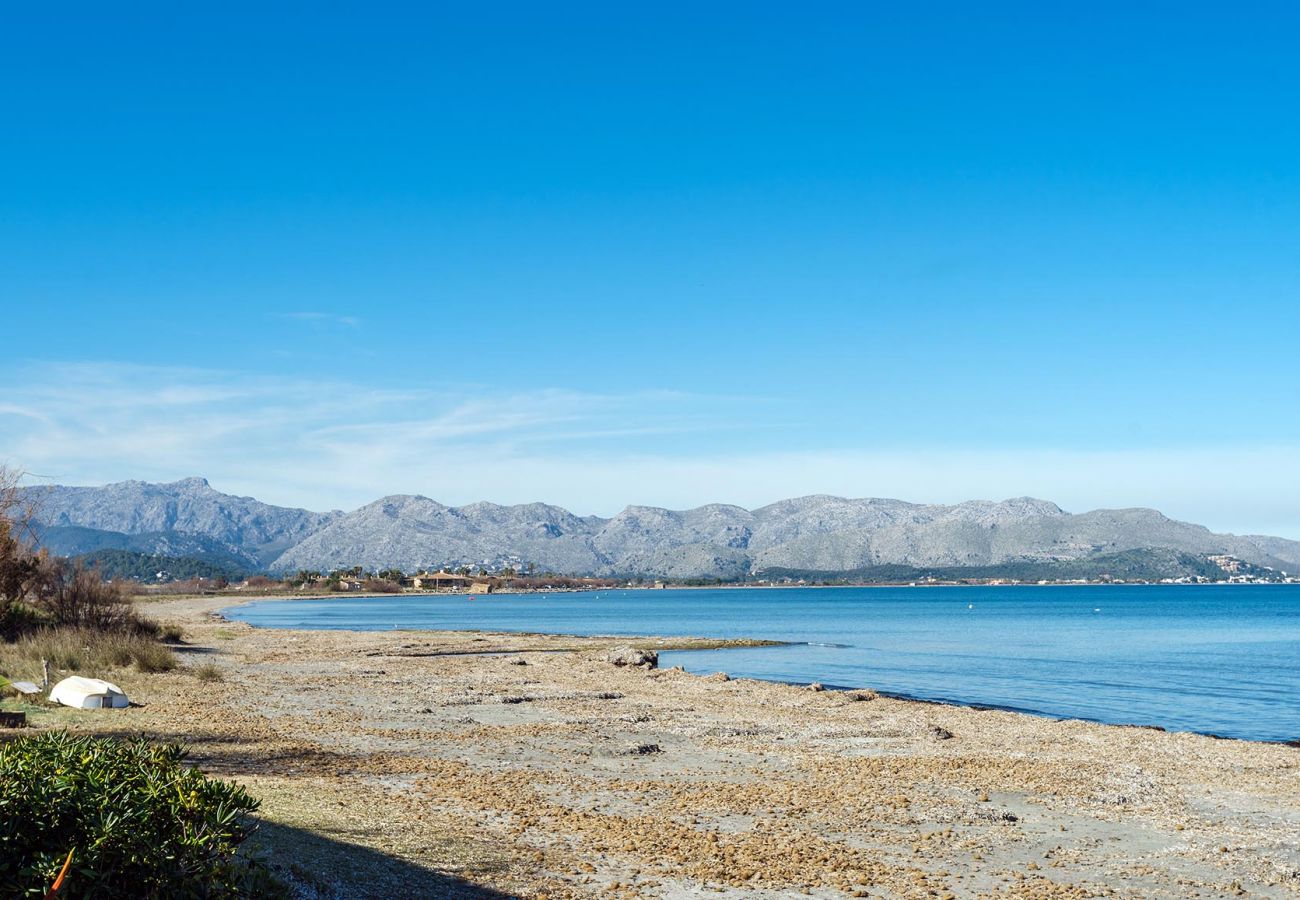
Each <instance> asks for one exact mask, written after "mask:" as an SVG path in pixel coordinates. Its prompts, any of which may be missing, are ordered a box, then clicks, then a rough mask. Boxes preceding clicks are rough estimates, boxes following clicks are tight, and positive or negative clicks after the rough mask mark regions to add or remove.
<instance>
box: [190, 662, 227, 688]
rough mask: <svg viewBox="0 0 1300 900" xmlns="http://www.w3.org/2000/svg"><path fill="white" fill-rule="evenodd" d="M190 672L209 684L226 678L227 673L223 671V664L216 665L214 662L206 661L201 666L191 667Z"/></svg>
mask: <svg viewBox="0 0 1300 900" xmlns="http://www.w3.org/2000/svg"><path fill="white" fill-rule="evenodd" d="M190 674H192V675H193V676H194V677H195V678H197V679H198V680H199V681H203V682H206V683H209V684H210V683H212V682H215V681H225V680H226V676H225V673H224V672H222V671H221V666H218V665H214V664H212V663H204V664H203V665H201V666H195V667H194V668H192V669H190Z"/></svg>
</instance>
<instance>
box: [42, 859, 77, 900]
mask: <svg viewBox="0 0 1300 900" xmlns="http://www.w3.org/2000/svg"><path fill="white" fill-rule="evenodd" d="M71 865H72V851H71V850H69V851H68V858H67V859H65V860H64V861H63V868H62V869H60V870H59V877H58V878H56V879H54V884H52V885H51V886H50V889H49V891H48V892H47V893H46V894H45V900H50V898H51V897H53V896H54V895H55V894H57V893H58V892H59V888H61V887H63V879H65V878H67V877H68V868H69V867H70V866H71Z"/></svg>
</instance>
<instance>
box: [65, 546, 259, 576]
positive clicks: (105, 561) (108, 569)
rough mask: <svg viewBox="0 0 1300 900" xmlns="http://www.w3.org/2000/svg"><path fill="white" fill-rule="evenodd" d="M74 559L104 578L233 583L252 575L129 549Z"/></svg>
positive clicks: (238, 569) (202, 561)
mask: <svg viewBox="0 0 1300 900" xmlns="http://www.w3.org/2000/svg"><path fill="white" fill-rule="evenodd" d="M74 559H75V560H76V561H78V562H81V563H84V564H86V565H87V566H92V567H94V568H96V569H98V570H99V572H100V574H101V575H103V576H104V577H105V578H111V579H130V580H132V581H142V582H167V581H186V580H188V579H191V578H211V579H213V580H215V579H218V578H224V579H225V580H226V581H230V582H234V581H242V580H243V579H244V578H245V577H247V576H248V575H249V574H252V573H250V572H249V571H248V570H247V568H243V567H240V566H223V565H219V564H217V563H213V562H211V561H209V560H206V559H197V558H195V557H192V556H161V555H158V554H153V553H137V552H135V551H133V550H96V551H94V552H93V553H83V554H80V555H78V556H76V557H74ZM159 576H161V577H159Z"/></svg>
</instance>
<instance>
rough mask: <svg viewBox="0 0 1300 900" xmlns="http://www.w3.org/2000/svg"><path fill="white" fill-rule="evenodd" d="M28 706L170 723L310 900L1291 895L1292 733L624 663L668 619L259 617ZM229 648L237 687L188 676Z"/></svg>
mask: <svg viewBox="0 0 1300 900" xmlns="http://www.w3.org/2000/svg"><path fill="white" fill-rule="evenodd" d="M230 602H231V601H230V600H229V598H202V599H191V600H172V601H165V602H159V603H150V604H148V605H147V607H146V609H147V613H148V614H149V615H150V616H151V617H153V618H156V619H158V620H160V621H167V622H178V623H181V624H182V625H183V626H184V628H185V632H186V642H187V643H186V647H185V648H184V649H183V651H182V656H183V658H184V661H185V668H183V669H181V670H179V671H177V672H174V673H168V674H162V675H136V676H128V677H125V678H123V679H122V681H123V686H124V687H125V688H126V689H127V690H128V691H129V692H130V694H131V697H132V699H133V700H134V701H136V702H137V703H138V704H139V706H138V707H133V708H131V709H128V710H123V711H112V712H110V711H103V712H100V711H94V712H90V711H85V712H73V711H64V712H58V713H54V714H51V715H50V716H49V717H48V719H46V720H45V721H39V720H38V722H37V724H57V723H67V724H69V725H70V726H72V727H75V728H78V729H85V730H87V731H95V732H100V733H121V734H134V733H145V734H147V735H149V736H151V737H155V738H159V739H170V740H179V741H182V742H184V743H185V744H186V745H187V746H189V747H190V748H191V750H192V759H193V761H194V762H195V763H196V764H198V765H199V766H201V767H202V768H203V769H204V770H206V771H208V772H210V773H213V774H215V775H218V776H220V777H223V778H230V779H234V780H237V781H239V782H241V783H243V784H244V785H246V786H247V787H248V788H249V789H250V790H251V791H252V793H253V794H254V795H256V796H257V797H259V798H261V800H262V801H263V807H262V811H261V819H262V825H261V828H260V831H259V834H258V836H257V838H256V839H255V843H256V844H257V846H258V848H259V852H261V853H263V854H265V856H266V857H267V859H268V860H269V861H270V863H271V864H272V865H273V866H274V867H276V868H277V869H278V870H279V871H280V872H281V873H282V874H283V875H284V876H285V877H286V878H287V879H288V880H290V881H291V882H292V883H293V884H294V885H295V886H296V887H297V888H298V890H299V893H300V894H301V895H302V896H305V897H313V896H314V897H354V896H364V897H438V896H469V897H473V896H500V895H510V896H524V897H539V898H540V897H553V898H558V897H592V896H599V897H629V898H630V897H719V896H721V897H759V898H762V897H785V896H791V895H809V896H815V897H844V896H853V897H864V896H865V897H985V896H987V897H993V896H1014V897H1093V896H1116V897H1222V896H1263V897H1293V896H1300V749H1297V748H1294V747H1288V746H1282V745H1270V744H1260V743H1250V742H1244V741H1227V740H1216V739H1213V738H1209V737H1203V736H1197V735H1189V734H1172V733H1164V732H1159V731H1155V730H1150V729H1141V728H1122V727H1113V726H1104V725H1096V724H1090V723H1085V722H1075V721H1067V722H1059V721H1053V720H1050V719H1045V718H1038V717H1033V716H1027V715H1021V714H1016V713H1009V712H1000V711H981V710H973V709H965V708H957V707H947V706H938V705H933V704H926V703H919V702H911V701H904V700H893V699H888V698H883V697H876V696H874V695H873V694H872V693H871V692H870V690H869V688H870V686H869V685H864V686H863V688H864V690H863V691H860V692H851V693H846V692H838V691H817V690H814V689H810V688H802V687H793V686H788V685H780V684H771V683H764V682H757V681H746V680H731V679H727V678H726V677H725V676H721V675H717V676H711V677H699V676H693V675H689V674H686V673H684V672H681V671H675V670H671V669H669V670H648V669H645V668H627V667H617V666H614V665H612V664H611V663H609V662H607V661H606V660H605V658H604V657H605V654H606V652H607V651H608V649H609V648H611V647H613V646H624V645H629V644H630V645H632V646H636V647H646V648H650V649H661V648H664V647H668V646H680V644H681V642H680V641H674V642H672V644H669V642H667V641H659V640H655V639H652V638H647V639H640V640H631V641H629V640H628V639H626V638H618V639H600V638H572V637H554V636H531V635H529V636H520V635H511V634H486V633H456V632H450V633H449V632H378V633H375V632H371V633H357V632H340V631H272V630H258V629H254V628H251V627H249V626H247V625H245V624H242V623H233V622H228V621H223V620H222V619H221V618H220V616H219V615H217V611H218V610H219V609H221V608H222V607H224V606H228V605H229V604H230ZM204 664H212V665H213V666H215V667H217V668H218V669H219V670H220V673H221V674H220V680H214V681H203V680H200V679H199V678H197V677H196V676H195V674H194V669H196V668H197V667H198V666H201V665H204Z"/></svg>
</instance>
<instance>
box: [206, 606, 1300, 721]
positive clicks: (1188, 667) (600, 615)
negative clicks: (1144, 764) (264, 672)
mask: <svg viewBox="0 0 1300 900" xmlns="http://www.w3.org/2000/svg"><path fill="white" fill-rule="evenodd" d="M226 614H227V615H228V616H229V617H231V618H234V619H241V620H243V621H246V622H250V623H252V624H254V625H260V626H267V627H273V628H347V629H358V630H375V629H390V628H417V629H418V628H431V629H482V630H490V631H533V632H545V633H556V634H581V635H588V634H601V635H620V634H627V635H696V636H708V637H749V638H766V639H772V640H780V641H789V642H792V643H791V645H790V646H783V647H765V648H753V649H738V650H717V651H701V652H695V651H692V652H674V653H666V654H663V656H662V658H661V660H660V664H661V665H664V666H671V665H681V666H684V667H685V668H686V669H687V670H689V671H693V672H714V671H719V670H721V671H726V672H728V673H730V674H731V675H732V676H733V677H750V678H766V679H773V680H779V681H791V682H811V681H820V682H822V683H823V684H825V685H827V686H828V687H830V686H838V687H871V688H875V689H877V690H879V691H883V692H888V693H894V694H900V695H904V696H908V697H917V698H923V699H929V700H939V701H945V702H953V703H966V704H976V705H989V706H998V707H1005V708H1009V709H1017V710H1022V711H1025V712H1033V713H1040V714H1044V715H1051V716H1061V717H1070V718H1084V719H1094V720H1097V721H1101V722H1111V723H1122V724H1142V725H1159V726H1162V727H1164V728H1168V729H1170V730H1182V731H1200V732H1206V733H1210V734H1218V735H1223V736H1226V737H1240V738H1248V739H1253V740H1296V739H1300V585H1230V586H1229V585H1207V586H1155V585H1152V586H1140V585H1134V586H1098V587H1082V586H1081V587H933V588H790V589H777V588H753V589H723V590H664V591H601V592H599V593H596V592H591V593H580V594H515V595H508V594H502V595H492V596H488V597H480V598H478V599H477V600H473V601H471V600H469V599H468V598H466V597H464V596H429V595H424V596H419V595H396V596H390V597H382V598H366V599H361V598H350V597H330V598H326V599H304V600H283V601H259V602H255V603H251V604H249V605H247V606H242V607H236V608H234V609H231V610H228V611H227V613H226Z"/></svg>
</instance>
